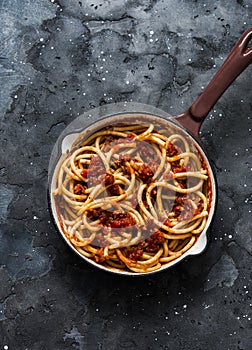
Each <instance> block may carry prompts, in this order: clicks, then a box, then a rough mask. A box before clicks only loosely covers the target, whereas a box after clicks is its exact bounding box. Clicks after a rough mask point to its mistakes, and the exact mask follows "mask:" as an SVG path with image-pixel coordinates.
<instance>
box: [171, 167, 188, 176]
mask: <svg viewBox="0 0 252 350" xmlns="http://www.w3.org/2000/svg"><path fill="white" fill-rule="evenodd" d="M186 171H187V169H186V167H185V166H178V167H175V168H173V173H174V174H177V173H185V172H186Z"/></svg>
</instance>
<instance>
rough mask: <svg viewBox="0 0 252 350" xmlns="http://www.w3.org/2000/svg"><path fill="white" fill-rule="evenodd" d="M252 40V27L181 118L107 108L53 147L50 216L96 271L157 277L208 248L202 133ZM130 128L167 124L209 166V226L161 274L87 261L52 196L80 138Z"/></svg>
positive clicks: (143, 109) (249, 56)
mask: <svg viewBox="0 0 252 350" xmlns="http://www.w3.org/2000/svg"><path fill="white" fill-rule="evenodd" d="M251 38H252V27H251V28H249V29H248V30H247V31H246V32H244V33H243V34H242V36H241V37H240V39H239V40H238V42H237V43H236V45H235V46H234V48H233V49H232V51H231V53H230V54H229V56H228V57H227V59H226V60H225V62H224V63H223V65H222V66H221V68H220V69H219V70H218V72H217V73H216V75H215V76H214V77H213V79H212V80H211V82H210V83H209V84H208V86H207V87H206V88H205V90H204V91H203V92H202V94H201V95H200V96H199V97H198V98H197V99H196V100H195V102H194V103H193V104H192V105H191V106H190V107H189V108H188V109H187V110H186V111H185V112H184V113H182V114H180V115H178V116H173V117H172V116H170V115H169V114H167V113H166V112H164V111H162V110H160V109H158V108H155V107H152V106H148V105H143V104H139V103H116V104H109V105H104V106H102V107H99V108H96V109H93V110H91V111H89V112H87V113H84V114H83V115H81V116H79V117H77V118H76V119H75V120H74V121H73V122H72V123H71V124H69V125H68V126H67V127H66V128H65V130H64V131H63V132H62V134H61V135H60V136H59V138H58V140H57V142H56V143H55V145H54V148H53V151H52V154H51V158H50V163H49V172H48V180H49V204H50V209H51V214H52V217H53V219H54V223H55V225H56V228H57V229H58V231H59V232H60V234H61V236H62V237H63V239H64V240H65V242H66V243H67V244H68V246H69V247H70V248H71V249H72V250H73V251H74V252H75V253H76V254H77V255H79V256H80V257H81V258H82V259H84V260H85V261H87V262H89V263H91V264H92V265H94V266H95V267H98V268H101V269H103V270H106V271H110V272H114V273H119V274H123V275H131V276H135V275H147V274H150V273H155V272H158V271H162V270H164V269H167V268H170V267H171V266H173V265H175V264H177V263H178V262H180V261H181V260H183V259H184V258H186V257H188V256H191V255H196V254H199V253H202V252H203V251H204V249H205V247H206V244H207V230H208V228H209V226H210V223H211V221H212V218H213V215H214V211H215V207H216V181H215V176H214V173H213V170H212V168H211V165H210V162H209V160H208V158H207V155H206V153H205V151H204V149H203V147H202V144H201V141H200V138H199V130H200V127H201V125H202V123H203V121H204V119H205V118H206V116H207V115H208V113H209V111H210V110H211V109H212V107H213V106H214V105H215V103H216V102H217V100H218V99H219V98H220V96H221V95H222V94H223V93H224V92H225V90H226V89H227V88H228V87H229V86H230V84H231V83H232V82H233V81H234V80H235V78H236V77H237V76H238V75H239V74H240V73H241V72H242V71H243V70H244V69H245V68H246V67H247V66H248V65H249V64H250V63H252V48H249V47H248V45H249V41H250V39H251ZM122 119H123V121H124V122H126V123H127V124H136V122H137V123H141V122H142V121H143V120H145V121H149V122H150V123H154V125H155V124H157V123H159V122H162V123H165V125H167V127H173V128H175V129H176V130H179V131H180V133H182V134H183V135H185V136H186V137H187V138H188V139H189V140H190V142H191V143H192V144H193V145H194V147H195V148H196V149H197V150H198V151H199V153H200V155H201V157H202V159H203V162H204V164H206V166H207V169H208V173H209V177H210V190H211V201H210V202H211V203H210V207H209V215H208V219H207V223H206V226H205V228H204V230H203V231H202V232H201V234H200V236H199V237H198V239H197V240H196V242H195V243H194V245H193V246H192V247H191V248H190V249H189V250H187V251H186V252H185V253H184V254H183V255H181V256H180V257H179V258H177V259H175V260H173V261H171V262H169V263H166V264H163V265H162V267H161V268H160V269H159V270H156V271H154V272H145V273H136V272H134V273H133V272H130V271H124V270H117V269H112V268H108V267H106V266H104V265H102V264H97V263H96V262H94V261H92V260H91V259H89V258H86V257H85V256H83V255H82V254H80V253H79V252H78V251H77V250H76V249H75V248H74V247H73V245H72V244H71V243H70V242H69V241H68V239H67V238H66V235H65V232H64V229H63V228H62V225H61V222H60V219H59V216H58V212H57V206H56V203H55V199H54V196H53V191H54V189H55V188H56V182H57V180H56V176H57V174H58V171H59V168H60V166H61V164H62V161H63V160H64V159H65V158H66V155H67V152H68V150H69V149H71V147H72V146H73V144H76V142H77V141H76V140H78V139H79V138H80V135H81V138H83V137H84V136H85V137H88V136H89V135H91V134H93V133H94V132H96V131H97V130H99V129H102V128H104V127H107V126H109V125H112V124H118V123H120V122H121V121H122Z"/></svg>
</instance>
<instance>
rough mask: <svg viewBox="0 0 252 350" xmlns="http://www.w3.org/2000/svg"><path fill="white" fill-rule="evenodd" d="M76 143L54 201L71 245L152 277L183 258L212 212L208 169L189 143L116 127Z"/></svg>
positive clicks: (165, 132) (156, 131)
mask: <svg viewBox="0 0 252 350" xmlns="http://www.w3.org/2000/svg"><path fill="white" fill-rule="evenodd" d="M80 140H81V138H79V141H78V143H75V144H74V146H73V147H72V149H71V150H69V152H68V154H67V157H66V158H65V160H64V161H63V163H62V164H61V166H60V168H59V170H58V173H57V181H56V189H55V190H54V191H53V196H54V199H55V203H56V208H57V215H58V219H59V222H60V223H61V228H62V230H63V232H64V234H65V236H66V238H67V240H68V241H69V242H70V243H71V244H72V245H73V247H74V248H75V249H76V250H77V251H78V252H79V253H80V254H81V255H83V256H84V257H86V258H88V259H91V260H93V261H94V262H96V263H97V264H102V265H104V266H106V267H108V268H112V269H117V270H120V271H122V270H124V271H131V272H136V273H144V272H151V271H155V270H158V269H160V268H161V266H162V265H163V264H167V263H169V262H170V261H173V260H174V259H177V258H179V257H180V256H181V255H183V254H184V253H185V252H186V251H187V250H188V249H189V248H190V247H192V246H193V244H194V243H195V241H196V240H197V238H198V237H199V235H200V234H201V232H202V231H203V230H204V228H205V226H206V222H207V218H208V213H209V201H210V200H209V195H208V191H209V184H208V181H209V179H208V177H209V174H208V170H207V167H206V166H205V165H204V162H203V161H202V158H201V156H200V153H199V151H198V150H197V149H196V148H195V146H193V147H192V144H191V143H190V141H188V138H187V137H185V136H184V135H183V134H182V133H178V132H174V131H173V130H172V129H171V130H170V129H169V128H165V127H163V126H160V127H158V128H157V126H154V125H153V124H147V125H144V124H143V125H140V124H135V125H132V124H131V125H125V124H118V125H111V126H108V127H105V128H103V129H101V130H98V131H96V132H95V133H93V134H91V135H90V136H89V137H87V138H86V139H83V140H81V141H80Z"/></svg>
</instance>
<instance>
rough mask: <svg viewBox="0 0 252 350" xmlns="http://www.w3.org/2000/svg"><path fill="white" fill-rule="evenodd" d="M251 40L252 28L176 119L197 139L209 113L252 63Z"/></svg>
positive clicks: (245, 33) (244, 34)
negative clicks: (198, 94) (200, 92)
mask: <svg viewBox="0 0 252 350" xmlns="http://www.w3.org/2000/svg"><path fill="white" fill-rule="evenodd" d="M251 39H252V27H250V28H249V29H248V30H246V32H244V33H243V34H242V36H241V37H240V39H239V40H238V42H237V43H236V44H235V46H234V48H233V49H232V51H231V52H230V54H229V56H228V57H227V59H226V60H225V62H224V63H223V65H222V66H221V68H220V69H219V70H218V72H217V73H216V74H215V76H214V77H213V79H212V80H211V81H210V83H209V84H208V85H207V87H206V88H205V90H204V91H203V92H202V94H201V95H200V96H199V97H198V98H197V99H196V101H195V102H194V103H193V104H192V105H191V107H189V109H188V110H186V111H185V112H184V113H183V114H181V115H179V116H177V117H175V119H176V120H177V121H178V122H179V123H180V124H181V125H182V126H184V127H185V128H186V129H187V130H189V131H190V132H191V133H192V134H193V136H195V137H196V138H198V137H199V129H200V126H201V124H202V122H203V121H204V119H205V118H206V116H207V114H208V113H209V111H210V110H211V109H212V107H213V106H214V105H215V103H216V102H217V101H218V99H219V98H220V97H221V95H222V94H223V93H224V92H225V91H226V89H227V88H228V87H229V86H230V84H231V83H232V82H233V81H234V80H235V78H237V77H238V75H239V74H240V73H241V72H242V71H243V70H244V69H245V68H246V67H247V66H248V65H249V64H250V63H252V48H248V45H249V41H250V40H251Z"/></svg>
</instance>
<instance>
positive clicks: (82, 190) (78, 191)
mask: <svg viewBox="0 0 252 350" xmlns="http://www.w3.org/2000/svg"><path fill="white" fill-rule="evenodd" d="M85 190H86V186H84V185H81V184H80V183H78V184H76V185H75V186H74V189H73V192H74V194H77V195H82V194H85Z"/></svg>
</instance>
